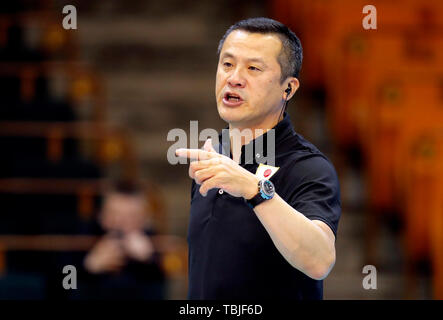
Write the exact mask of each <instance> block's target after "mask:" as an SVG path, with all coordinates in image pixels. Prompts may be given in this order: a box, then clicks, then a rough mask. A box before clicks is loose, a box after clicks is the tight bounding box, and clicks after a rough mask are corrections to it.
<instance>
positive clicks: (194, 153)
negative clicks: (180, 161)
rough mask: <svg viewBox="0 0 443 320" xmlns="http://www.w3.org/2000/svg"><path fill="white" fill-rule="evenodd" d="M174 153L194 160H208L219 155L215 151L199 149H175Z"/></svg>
mask: <svg viewBox="0 0 443 320" xmlns="http://www.w3.org/2000/svg"><path fill="white" fill-rule="evenodd" d="M175 154H176V155H177V156H179V157H183V158H189V159H194V160H208V159H213V158H217V157H219V156H220V155H219V154H218V153H216V152H210V151H205V150H200V149H177V150H176V151H175Z"/></svg>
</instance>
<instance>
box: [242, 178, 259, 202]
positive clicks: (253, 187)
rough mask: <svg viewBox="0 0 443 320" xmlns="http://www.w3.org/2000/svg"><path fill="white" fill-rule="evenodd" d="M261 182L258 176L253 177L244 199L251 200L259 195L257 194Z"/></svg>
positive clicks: (248, 184)
mask: <svg viewBox="0 0 443 320" xmlns="http://www.w3.org/2000/svg"><path fill="white" fill-rule="evenodd" d="M259 181H260V179H259V178H258V177H257V176H255V175H253V176H252V177H251V179H250V180H249V182H248V183H247V186H248V188H247V191H246V192H245V194H244V196H243V198H245V199H246V200H250V199H252V198H254V197H255V196H256V195H257V193H258V192H259V189H258V182H259Z"/></svg>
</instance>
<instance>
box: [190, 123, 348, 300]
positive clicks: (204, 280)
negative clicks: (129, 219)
mask: <svg viewBox="0 0 443 320" xmlns="http://www.w3.org/2000/svg"><path fill="white" fill-rule="evenodd" d="M274 129H275V131H274V133H275V166H276V167H279V170H278V171H277V172H276V173H275V174H274V175H273V176H272V177H271V178H270V180H271V181H272V182H273V183H274V186H275V190H276V193H278V194H279V196H280V197H281V198H282V199H284V200H285V201H286V202H287V203H288V204H290V205H291V206H292V207H293V208H295V209H296V210H297V211H299V212H301V213H302V214H304V215H305V216H306V217H308V218H309V219H312V220H321V221H323V222H325V223H326V224H327V225H328V226H329V227H330V228H331V230H332V231H333V233H334V235H335V236H337V226H338V221H339V218H340V212H341V205H340V189H339V183H338V178H337V174H336V172H335V169H334V167H333V165H332V164H331V162H330V161H329V160H328V159H327V158H326V157H325V156H324V155H323V154H322V153H321V152H320V151H319V150H318V149H317V148H316V147H315V146H314V145H313V144H311V143H310V142H308V141H307V140H306V139H304V138H303V137H302V136H301V135H299V134H297V133H296V132H295V131H294V129H293V127H292V124H291V121H290V118H289V116H288V115H287V114H285V117H284V119H283V120H282V121H280V122H279V123H278V124H277V125H276V126H275V127H274ZM267 134H268V133H265V134H264V135H262V136H260V137H258V138H257V139H256V140H258V139H262V141H261V143H263V148H262V149H263V155H260V152H257V153H256V152H255V151H256V150H255V149H254V153H252V155H253V156H252V157H253V158H251V157H248V156H247V155H249V154H251V153H250V152H246V153H245V148H248V147H252V148H254V146H257V145H258V146H259V145H260V144H255V143H254V141H251V143H250V145H249V146H243V147H242V156H241V161H240V165H241V166H242V167H244V168H245V169H247V170H248V171H250V172H252V173H254V174H255V173H256V170H257V167H258V166H259V163H260V159H263V158H266V156H267V143H266V142H267ZM220 141H222V140H221V136H220ZM218 148H219V149H218V150H219V152H220V153H222V151H223V150H229V149H226V148H227V145H223V144H219V146H218ZM257 149H258V148H257ZM216 150H217V148H216ZM224 154H226V153H224ZM227 154H229V153H227ZM254 155H255V156H254ZM188 244H189V291H188V298H189V299H322V298H323V282H322V281H318V280H314V279H312V278H310V277H308V276H307V275H305V274H303V273H302V272H300V271H298V270H297V269H295V268H294V267H292V266H291V265H290V264H289V263H288V262H287V261H286V260H285V259H284V257H283V256H282V255H281V254H280V252H279V251H278V250H277V248H276V247H275V245H274V243H273V242H272V240H271V238H270V236H269V234H268V233H267V231H266V229H265V228H264V227H263V225H262V224H261V222H260V221H259V219H258V218H257V216H256V214H255V212H254V210H253V209H251V208H250V207H249V206H248V205H247V203H246V202H245V200H244V199H243V198H241V197H233V196H231V195H230V194H228V193H227V192H223V191H222V190H220V189H211V190H210V191H209V192H208V193H207V195H206V197H203V196H202V195H201V194H200V192H199V185H197V184H196V183H195V182H194V181H193V182H192V188H191V213H190V221H189V230H188Z"/></svg>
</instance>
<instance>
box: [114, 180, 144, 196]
mask: <svg viewBox="0 0 443 320" xmlns="http://www.w3.org/2000/svg"><path fill="white" fill-rule="evenodd" d="M109 191H110V192H111V193H119V194H123V195H126V196H139V195H141V194H143V187H142V186H141V184H140V183H139V182H138V181H133V180H128V179H121V180H117V181H114V182H113V183H112V184H111V186H110V190H109Z"/></svg>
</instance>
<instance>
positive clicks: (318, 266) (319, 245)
mask: <svg viewBox="0 0 443 320" xmlns="http://www.w3.org/2000/svg"><path fill="white" fill-rule="evenodd" d="M254 211H255V213H256V215H257V217H258V218H259V220H260V222H261V223H262V224H263V226H264V227H265V229H266V230H267V232H268V233H269V235H270V237H271V239H272V241H273V242H274V244H275V246H276V247H277V249H278V250H279V252H280V253H281V254H282V255H283V257H284V258H285V259H286V260H287V261H288V262H289V263H290V264H291V265H292V266H293V267H294V268H297V269H298V270H300V271H301V272H303V273H305V274H306V275H308V276H309V277H311V278H314V279H323V278H325V277H326V275H327V274H328V273H329V271H330V269H331V268H332V266H333V264H334V262H335V248H334V246H333V245H331V242H330V241H329V239H328V236H327V234H325V232H324V231H323V230H322V229H321V228H320V227H319V226H318V225H316V224H315V223H314V222H313V221H312V220H310V219H308V218H306V217H305V216H304V215H303V214H302V213H300V212H298V211H297V210H295V209H294V208H292V207H291V206H290V205H289V204H287V203H286V202H285V201H284V200H283V199H282V198H280V197H279V196H278V194H275V196H274V198H273V199H271V200H269V201H265V202H263V203H261V204H260V205H258V206H256V207H255V208H254Z"/></svg>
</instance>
